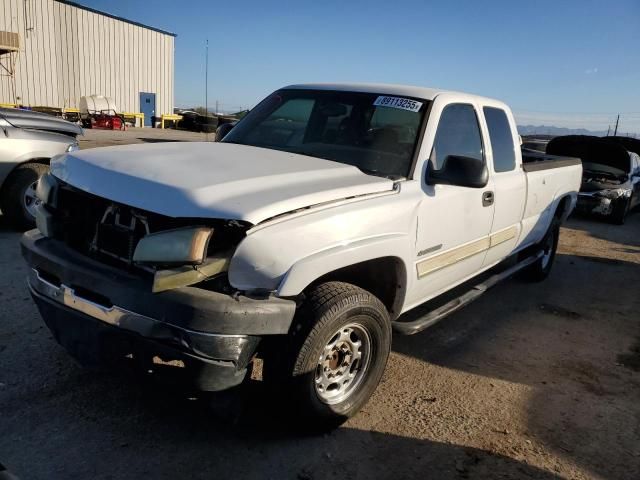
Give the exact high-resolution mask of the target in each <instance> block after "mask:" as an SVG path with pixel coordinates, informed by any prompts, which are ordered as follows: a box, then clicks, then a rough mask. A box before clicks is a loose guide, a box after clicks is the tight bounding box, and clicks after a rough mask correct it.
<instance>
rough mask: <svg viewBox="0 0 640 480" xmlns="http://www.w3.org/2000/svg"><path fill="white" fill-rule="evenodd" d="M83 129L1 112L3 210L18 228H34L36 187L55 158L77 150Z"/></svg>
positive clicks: (24, 113) (54, 120)
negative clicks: (77, 138)
mask: <svg viewBox="0 0 640 480" xmlns="http://www.w3.org/2000/svg"><path fill="white" fill-rule="evenodd" d="M81 134H82V129H81V128H80V127H79V126H77V125H75V124H73V123H71V122H67V121H65V120H62V119H60V118H56V117H54V116H52V115H47V114H44V113H37V112H31V111H28V110H18V109H13V108H0V209H1V210H2V213H3V215H4V216H5V217H6V218H7V220H8V221H9V222H10V223H11V224H12V225H13V226H15V227H18V228H33V227H34V226H35V208H36V206H37V204H38V203H39V200H38V199H37V198H36V194H35V193H36V190H35V186H36V184H37V182H38V179H39V178H40V177H41V176H42V175H44V174H45V173H47V172H48V171H49V161H50V160H51V158H53V157H54V156H56V155H60V154H61V153H65V152H70V151H72V150H75V149H77V148H78V142H77V141H76V137H77V136H78V135H81Z"/></svg>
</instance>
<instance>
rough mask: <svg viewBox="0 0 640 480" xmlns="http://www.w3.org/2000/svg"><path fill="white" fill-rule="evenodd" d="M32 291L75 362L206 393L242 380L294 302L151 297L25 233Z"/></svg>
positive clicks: (144, 285)
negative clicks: (113, 368)
mask: <svg viewBox="0 0 640 480" xmlns="http://www.w3.org/2000/svg"><path fill="white" fill-rule="evenodd" d="M22 253H23V255H24V257H25V259H26V260H27V263H28V264H29V266H30V268H31V270H30V274H29V288H30V291H31V294H32V296H33V298H34V300H35V302H36V304H37V306H38V309H39V310H40V313H41V315H42V317H43V319H44V321H45V323H46V324H47V326H48V327H49V328H50V329H51V331H52V333H53V334H54V337H55V338H56V340H57V341H58V343H60V344H61V345H62V346H63V347H65V348H66V349H67V350H68V351H69V353H71V354H72V355H73V356H74V357H75V358H77V359H78V360H79V361H80V363H82V364H85V365H89V366H98V365H104V364H108V365H117V366H121V365H126V366H127V368H129V367H131V368H133V369H135V370H139V371H141V372H144V373H145V374H147V375H152V376H154V377H156V378H158V379H160V380H167V381H170V382H171V383H174V384H178V385H181V386H184V387H186V388H195V389H198V390H204V391H219V390H224V389H227V388H230V387H233V386H235V385H238V384H239V383H241V382H242V380H243V379H244V377H245V376H246V373H247V370H248V366H249V364H250V362H251V360H252V358H253V355H254V354H255V352H256V349H257V347H258V345H259V343H260V340H261V338H262V337H263V336H265V335H277V334H285V333H287V332H288V330H289V327H290V325H291V321H292V319H293V315H294V313H295V302H294V301H292V300H286V299H281V298H277V297H273V296H265V297H262V298H252V297H246V296H241V295H238V296H231V295H225V294H222V293H218V292H213V291H209V290H204V289H201V288H196V287H182V288H176V289H174V290H169V291H165V292H161V293H152V292H151V283H150V281H149V279H144V278H142V277H140V276H137V275H134V274H131V273H128V272H125V271H122V270H120V269H116V268H114V267H110V266H107V265H105V264H102V263H99V262H97V261H95V260H93V259H90V258H88V257H85V256H83V255H81V254H79V253H78V252H75V251H74V250H72V249H70V248H69V247H67V246H66V245H64V244H63V243H61V242H59V241H57V240H54V239H51V238H47V237H44V236H42V234H40V232H39V231H37V230H32V231H29V232H27V233H25V234H24V236H23V238H22Z"/></svg>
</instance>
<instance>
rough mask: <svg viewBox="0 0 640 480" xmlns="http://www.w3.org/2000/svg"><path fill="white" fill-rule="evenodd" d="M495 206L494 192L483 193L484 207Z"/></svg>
mask: <svg viewBox="0 0 640 480" xmlns="http://www.w3.org/2000/svg"><path fill="white" fill-rule="evenodd" d="M491 205H493V192H491V191H489V192H483V193H482V206H483V207H489V206H491Z"/></svg>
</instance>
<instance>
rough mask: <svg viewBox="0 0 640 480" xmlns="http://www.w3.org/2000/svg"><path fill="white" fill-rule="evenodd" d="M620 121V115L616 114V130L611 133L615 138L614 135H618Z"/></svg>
mask: <svg viewBox="0 0 640 480" xmlns="http://www.w3.org/2000/svg"><path fill="white" fill-rule="evenodd" d="M619 121H620V114H618V118H616V128H615V130H614V131H613V136H614V137H615V136H616V135H618V122H619Z"/></svg>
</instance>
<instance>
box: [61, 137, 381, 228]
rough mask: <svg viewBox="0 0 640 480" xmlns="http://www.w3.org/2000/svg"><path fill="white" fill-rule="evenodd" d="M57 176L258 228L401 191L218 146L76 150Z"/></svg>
mask: <svg viewBox="0 0 640 480" xmlns="http://www.w3.org/2000/svg"><path fill="white" fill-rule="evenodd" d="M51 172H52V173H53V175H55V176H56V177H58V178H60V179H61V180H63V181H65V182H67V183H69V184H70V185H72V186H74V187H76V188H79V189H81V190H84V191H85V192H89V193H92V194H94V195H97V196H99V197H103V198H106V199H109V200H113V201H115V202H118V203H122V204H125V205H129V206H132V207H136V208H140V209H142V210H147V211H151V212H155V213H159V214H162V215H167V216H171V217H196V218H197V217H199V218H226V219H236V220H245V221H247V222H250V223H253V224H256V223H259V222H261V221H263V220H266V219H267V218H270V217H273V216H276V215H279V214H282V213H286V212H289V211H291V210H295V209H298V208H303V207H308V206H310V205H315V204H319V203H324V202H329V201H334V200H340V199H342V198H346V197H352V196H356V195H364V194H368V193H377V192H383V191H387V190H391V189H392V188H393V182H392V181H391V180H388V179H385V178H381V177H375V176H371V175H366V174H364V173H362V172H361V171H360V170H358V169H357V168H356V167H352V166H349V165H344V164H341V163H337V162H332V161H330V160H323V159H318V158H314V157H308V156H305V155H297V154H293V153H287V152H282V151H278V150H269V149H263V148H256V147H248V146H245V145H235V144H230V143H211V142H209V143H192V142H188V143H187V142H185V143H183V142H170V143H156V144H151V145H149V144H147V145H124V146H117V147H106V148H95V149H90V150H83V151H76V152H72V153H68V154H65V155H63V156H61V157H58V158H56V159H55V160H54V161H52V163H51Z"/></svg>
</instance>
